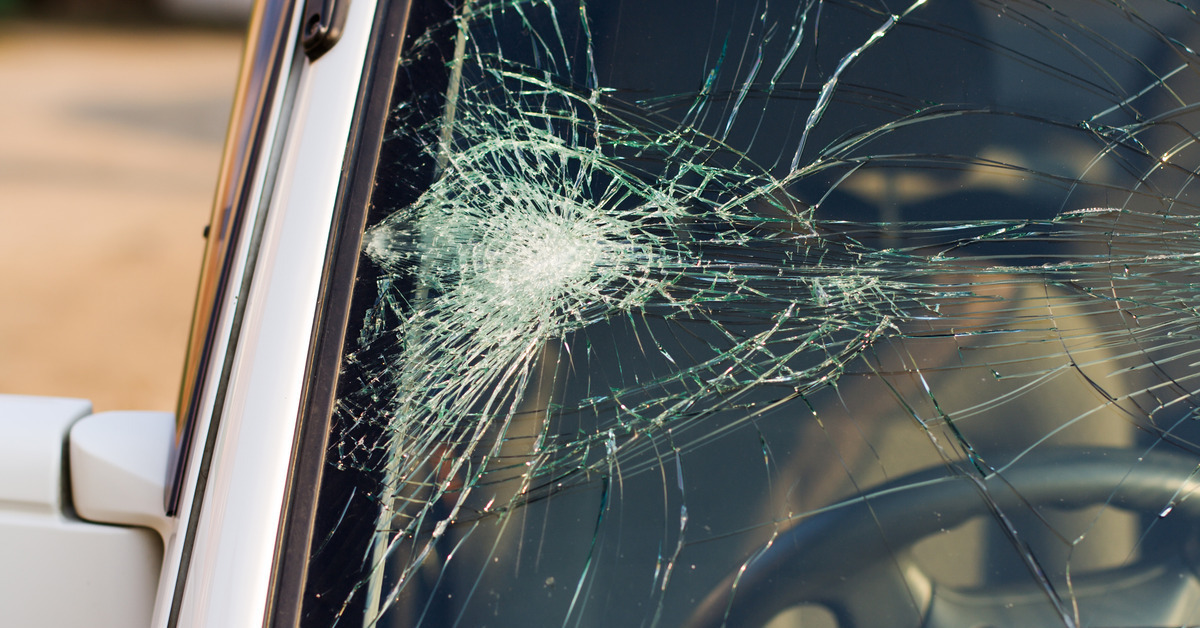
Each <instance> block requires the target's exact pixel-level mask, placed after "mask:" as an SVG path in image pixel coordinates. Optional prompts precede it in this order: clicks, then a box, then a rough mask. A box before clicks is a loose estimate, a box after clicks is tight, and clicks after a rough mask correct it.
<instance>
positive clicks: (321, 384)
mask: <svg viewBox="0 0 1200 628" xmlns="http://www.w3.org/2000/svg"><path fill="white" fill-rule="evenodd" d="M310 4H312V3H310ZM318 4H319V2H318ZM326 4H329V3H328V2H327V3H326ZM340 4H341V6H342V7H345V5H346V4H347V3H346V2H341V3H340ZM409 13H410V3H409V2H393V3H382V4H381V5H380V7H379V9H378V13H377V15H376V19H375V25H376V26H375V28H374V30H373V32H372V35H371V40H370V42H369V43H368V47H367V54H366V58H367V63H366V67H365V69H364V75H363V81H362V83H361V84H360V88H359V93H358V107H357V109H356V112H355V117H354V120H353V122H352V123H351V124H352V125H351V132H350V142H349V144H348V145H347V149H346V159H345V161H344V164H345V166H344V167H343V170H342V180H341V182H340V185H339V189H338V196H337V200H336V202H335V214H334V218H333V229H332V231H331V232H330V239H329V246H328V247H327V249H326V258H325V268H324V273H323V276H322V281H321V290H320V302H319V308H320V309H319V311H318V314H317V320H316V323H315V329H314V332H313V342H312V345H311V346H310V349H309V360H308V368H307V371H308V374H309V375H308V379H307V383H306V386H305V389H304V392H303V397H302V400H301V405H300V408H301V412H302V414H301V418H300V421H299V423H298V435H297V438H296V439H295V441H294V442H295V443H296V444H295V449H294V451H293V454H292V459H293V464H292V466H291V473H290V476H289V478H288V484H287V493H286V494H285V498H284V504H285V506H284V514H283V519H282V521H281V523H280V534H279V536H278V539H279V545H278V547H277V548H276V552H275V566H274V569H273V573H272V583H271V589H270V594H269V596H270V597H269V599H268V602H267V608H268V614H267V620H266V625H268V626H298V625H300V624H301V621H302V619H303V617H304V614H303V612H302V608H303V603H304V601H305V599H306V595H305V592H306V590H307V585H308V582H307V580H308V577H309V574H308V562H309V561H308V558H309V553H310V548H311V546H312V544H313V527H314V522H315V521H316V518H317V508H316V507H317V501H316V496H317V494H318V492H319V489H320V487H321V484H322V480H323V476H324V472H325V466H326V465H325V449H326V446H327V443H328V434H329V421H330V417H331V414H332V409H333V401H334V396H335V393H336V390H337V381H338V373H339V366H340V364H341V356H342V346H343V344H344V343H345V332H346V328H347V322H348V320H349V315H350V303H351V299H352V297H353V293H354V277H355V276H356V274H357V272H358V262H359V255H360V254H359V251H360V248H361V242H362V233H363V229H364V226H365V223H366V213H367V208H368V205H369V201H370V198H371V193H372V191H373V190H374V178H375V170H376V165H377V163H378V158H379V152H380V145H381V144H382V142H383V135H384V125H385V122H386V117H387V112H388V107H389V105H390V101H391V100H390V99H391V94H392V85H393V82H394V80H395V75H396V64H395V62H394V60H395V59H396V57H397V56H398V54H399V50H400V48H401V46H402V45H403V42H404V37H405V33H406V27H407V24H408V19H409ZM305 23H306V24H307V20H306V22H305ZM306 28H307V27H306ZM310 56H311V52H310Z"/></svg>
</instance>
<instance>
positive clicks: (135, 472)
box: [68, 412, 175, 542]
mask: <svg viewBox="0 0 1200 628" xmlns="http://www.w3.org/2000/svg"><path fill="white" fill-rule="evenodd" d="M174 438H175V415H173V414H171V413H170V412H101V413H99V414H93V415H91V416H89V417H85V418H83V419H81V420H80V421H79V422H77V423H75V425H74V426H72V427H71V436H70V441H69V442H70V446H69V454H68V455H69V460H70V469H71V497H72V501H73V502H74V505H75V512H76V513H77V514H78V515H79V517H80V518H82V519H86V520H88V521H96V522H99V523H116V524H121V525H132V526H143V527H147V528H151V529H153V530H155V531H156V532H158V533H159V535H160V536H162V538H163V539H164V542H165V540H166V539H167V538H169V537H170V535H171V532H172V529H173V526H174V521H175V520H174V519H173V518H170V517H167V514H166V510H165V508H164V506H163V491H164V488H165V483H166V477H167V461H168V458H169V457H170V453H171V445H172V443H173V441H174Z"/></svg>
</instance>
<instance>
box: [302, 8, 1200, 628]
mask: <svg viewBox="0 0 1200 628" xmlns="http://www.w3.org/2000/svg"><path fill="white" fill-rule="evenodd" d="M413 4H414V8H413V9H412V10H411V15H410V17H409V21H408V29H409V32H408V33H407V34H406V37H407V39H406V40H405V41H406V43H405V46H404V49H403V51H402V53H401V55H400V58H399V59H398V61H397V64H398V66H397V67H398V74H397V79H396V83H395V86H394V90H393V97H392V103H391V105H390V113H389V118H388V126H387V130H386V135H385V137H384V140H383V144H382V146H383V148H382V153H381V155H380V156H379V163H378V169H377V176H376V178H375V181H374V192H373V196H372V199H371V209H370V214H369V215H368V219H367V222H368V227H367V231H366V233H365V234H364V235H363V246H362V261H361V262H360V268H359V274H358V277H357V279H356V284H355V288H354V290H355V292H354V302H353V307H352V311H351V314H350V318H349V328H348V330H347V333H346V337H347V343H346V346H345V348H344V354H343V356H342V370H341V373H340V376H339V379H338V382H337V389H336V390H337V399H336V403H335V405H334V411H333V418H332V420H331V425H332V428H331V431H330V434H329V437H328V438H329V440H328V448H327V451H326V468H325V472H324V478H323V480H322V485H321V486H322V488H321V492H320V494H319V496H318V500H319V501H318V514H317V524H316V528H315V531H314V532H313V538H312V545H311V547H310V548H308V550H307V553H308V554H309V556H310V559H309V567H308V581H307V586H306V589H305V594H304V599H303V601H302V604H303V609H304V611H303V613H304V617H305V619H304V625H311V626H331V625H336V626H354V627H358V626H397V627H399V626H438V627H441V626H464V627H467V626H570V627H576V626H581V627H582V626H664V627H665V626H687V627H694V628H701V627H714V628H715V627H717V626H722V625H725V626H771V627H772V628H783V627H785V626H801V625H803V626H830V625H838V626H884V625H886V626H922V625H924V626H1014V627H1017V626H1167V625H1180V624H1186V623H1197V622H1200V579H1198V578H1197V575H1196V572H1195V567H1196V565H1197V564H1198V563H1197V561H1198V560H1200V556H1198V552H1200V546H1198V540H1200V534H1197V530H1196V522H1197V517H1198V516H1200V499H1197V498H1193V496H1192V492H1193V491H1194V490H1196V488H1197V482H1198V481H1200V480H1198V478H1197V477H1196V471H1197V470H1198V466H1197V465H1198V464H1200V422H1197V421H1196V420H1195V419H1196V418H1197V417H1198V416H1200V415H1198V414H1197V407H1198V403H1197V402H1198V401H1200V399H1198V398H1197V397H1196V395H1195V394H1194V393H1195V390H1196V388H1197V378H1196V366H1197V363H1198V362H1200V342H1198V341H1197V333H1198V331H1197V322H1198V320H1200V318H1198V315H1197V307H1198V306H1200V301H1198V299H1197V296H1198V294H1197V293H1198V285H1197V283H1196V281H1197V266H1196V264H1197V255H1198V253H1200V247H1198V246H1197V236H1198V234H1200V229H1198V224H1197V221H1198V220H1200V207H1198V206H1197V202H1198V200H1200V196H1198V192H1200V191H1198V190H1197V185H1196V183H1195V179H1196V168H1197V167H1198V166H1200V145H1198V144H1197V136H1196V132H1197V130H1200V116H1198V114H1197V111H1196V107H1197V103H1198V102H1200V73H1198V72H1200V58H1198V57H1197V53H1196V48H1197V47H1200V21H1198V20H1197V15H1196V13H1195V12H1194V11H1193V9H1192V7H1191V6H1189V3H1187V2H1176V1H1170V0H1145V1H1140V2H1132V1H1130V2H1120V1H1116V0H1113V1H1101V0H1067V1H1053V2H1033V1H1011V2H992V1H986V0H980V1H975V2H966V1H963V0H917V1H915V2H914V1H910V0H900V1H893V0H888V1H886V2H885V1H880V0H770V1H768V0H737V1H730V0H656V1H647V0H611V1H599V0H504V1H491V0H465V1H462V2H459V3H458V5H457V6H453V7H452V6H449V5H448V4H446V3H444V2H439V1H431V2H415V3H413Z"/></svg>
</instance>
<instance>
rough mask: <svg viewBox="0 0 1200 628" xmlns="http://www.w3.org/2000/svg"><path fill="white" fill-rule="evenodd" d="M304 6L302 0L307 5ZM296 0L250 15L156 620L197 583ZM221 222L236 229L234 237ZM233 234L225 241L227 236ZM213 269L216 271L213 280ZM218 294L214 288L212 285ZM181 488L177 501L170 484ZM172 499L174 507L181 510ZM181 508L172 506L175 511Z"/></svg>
mask: <svg viewBox="0 0 1200 628" xmlns="http://www.w3.org/2000/svg"><path fill="white" fill-rule="evenodd" d="M301 4H302V3H301ZM300 8H301V7H299V6H297V2H296V0H262V1H260V2H259V3H258V4H257V5H256V6H255V10H254V15H253V16H252V19H251V21H250V26H249V35H248V38H247V46H246V50H245V51H244V53H243V56H244V59H243V65H242V76H241V79H240V84H239V87H238V94H237V98H236V100H235V104H234V111H233V116H232V120H231V122H230V130H229V137H228V139H227V141H226V146H225V156H224V158H223V163H222V167H221V174H220V180H219V181H218V185H217V191H216V198H215V200H214V209H213V221H212V223H211V224H210V233H209V238H210V241H209V247H211V248H213V249H215V250H206V251H205V267H204V268H202V276H201V286H200V289H199V294H198V296H197V303H196V312H195V314H194V318H193V328H192V339H191V342H190V346H189V348H188V358H187V364H186V365H185V371H184V376H183V377H184V381H183V389H182V391H181V394H180V402H179V408H178V415H177V416H178V417H179V421H180V423H179V425H178V429H179V433H178V434H177V448H178V447H180V445H182V446H183V447H182V448H179V449H178V450H177V451H176V452H174V453H173V455H176V456H179V459H178V460H176V461H173V464H172V465H170V466H169V468H168V471H169V473H171V474H172V477H169V478H168V479H167V481H168V484H167V487H168V491H169V492H168V494H167V495H166V496H164V497H165V501H166V502H167V503H166V507H167V509H168V512H169V513H170V514H173V515H175V516H176V521H175V529H174V532H173V534H172V535H170V536H168V537H167V538H166V539H165V547H164V552H163V558H164V560H163V569H162V572H161V573H160V576H159V584H158V594H157V598H156V604H155V612H154V619H153V621H152V622H151V625H152V626H155V627H160V626H167V625H171V626H173V625H176V621H177V619H178V618H177V615H178V612H179V603H180V599H181V595H182V590H183V587H184V586H186V584H187V580H188V566H189V564H190V555H191V551H192V546H193V545H192V541H193V535H194V533H195V526H194V525H192V524H193V522H194V520H195V519H196V518H197V517H198V515H199V513H198V511H199V508H200V506H201V505H202V502H203V490H204V488H205V485H206V483H205V481H204V478H206V477H207V473H208V463H209V460H210V456H211V453H212V441H213V439H212V435H213V433H214V432H215V430H216V429H217V427H218V426H219V424H220V419H221V416H220V413H219V410H220V409H221V407H222V406H223V403H222V399H223V398H224V394H225V388H226V383H227V381H228V377H229V373H230V366H231V363H232V359H233V353H232V349H233V345H234V343H235V341H236V338H237V336H238V333H239V328H240V322H241V318H242V314H243V311H244V307H243V306H244V303H245V295H246V292H247V290H248V289H249V286H250V281H251V279H252V277H253V265H254V264H253V259H254V256H255V252H256V249H257V246H258V240H259V233H260V231H261V228H262V223H263V218H264V216H265V212H266V209H267V205H268V203H267V201H268V200H269V199H266V198H264V196H263V194H264V190H269V189H271V187H272V186H271V184H270V183H269V181H271V180H272V178H273V175H274V174H275V172H276V170H277V166H278V160H279V151H278V150H277V149H273V147H274V145H276V144H278V142H277V141H274V140H273V138H275V137H276V136H277V135H278V133H279V130H280V127H281V125H282V124H284V120H286V113H287V110H288V108H289V107H288V105H289V101H290V100H291V94H289V93H288V90H287V89H285V87H286V83H287V78H288V76H289V73H288V71H287V68H289V67H291V66H292V65H293V60H294V58H295V56H296V52H295V51H296V33H297V30H298V26H297V20H298V13H299V9H300ZM218 229H229V230H230V232H229V233H227V234H221V233H219V232H217V230H218ZM223 241H224V242H223ZM210 274H213V276H211V277H209V275H210ZM206 280H208V281H211V282H212V285H211V286H210V288H211V290H212V292H211V293H208V294H206V291H205V282H206ZM172 490H174V491H176V498H177V503H176V504H172V503H171V502H172V496H171V494H170V491H172ZM172 506H175V508H173V509H172ZM172 511H173V512H172Z"/></svg>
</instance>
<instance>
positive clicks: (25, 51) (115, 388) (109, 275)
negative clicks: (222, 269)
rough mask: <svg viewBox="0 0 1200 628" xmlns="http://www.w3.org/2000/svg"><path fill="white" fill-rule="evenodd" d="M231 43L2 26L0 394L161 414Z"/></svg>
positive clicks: (236, 38) (183, 321)
mask: <svg viewBox="0 0 1200 628" xmlns="http://www.w3.org/2000/svg"><path fill="white" fill-rule="evenodd" d="M241 40H242V33H241V32H239V31H238V30H236V29H229V30H211V29H209V30H186V29H181V28H180V27H165V28H163V29H152V28H150V27H139V28H137V29H117V30H113V29H100V28H92V27H82V26H56V25H49V24H39V23H28V22H22V23H12V22H7V23H6V22H3V21H0V393H20V394H33V395H57V396H70V397H81V398H85V399H91V400H92V401H93V402H94V405H95V409H96V410H98V411H103V410H115V409H152V410H173V409H174V406H175V403H176V397H177V395H178V389H179V379H180V374H181V371H182V368H183V358H184V347H185V345H186V341H187V335H188V328H189V325H190V318H191V312H192V304H193V300H194V298H195V285H196V280H197V276H198V272H199V267H200V256H201V253H202V250H203V245H204V240H203V236H202V232H203V229H204V225H205V224H206V223H207V222H208V216H209V212H210V209H211V203H212V195H213V188H214V186H215V182H216V176H217V169H218V164H219V161H220V154H221V148H222V144H223V140H224V134H225V126H226V121H227V119H228V116H229V108H230V103H231V101H232V96H233V90H234V85H235V82H236V75H237V69H238V64H239V60H240V56H241V45H242V41H241Z"/></svg>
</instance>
